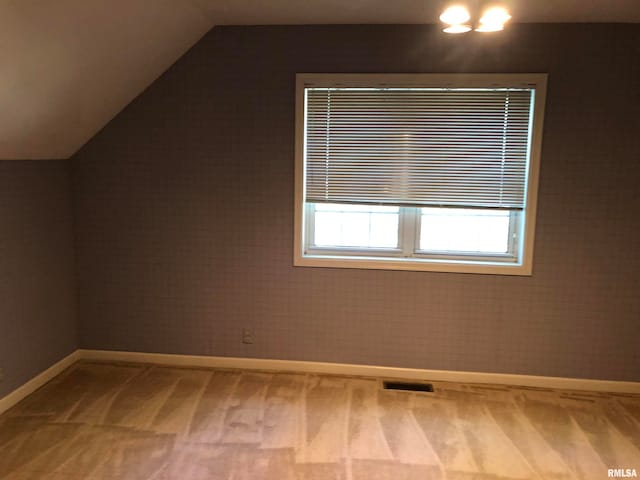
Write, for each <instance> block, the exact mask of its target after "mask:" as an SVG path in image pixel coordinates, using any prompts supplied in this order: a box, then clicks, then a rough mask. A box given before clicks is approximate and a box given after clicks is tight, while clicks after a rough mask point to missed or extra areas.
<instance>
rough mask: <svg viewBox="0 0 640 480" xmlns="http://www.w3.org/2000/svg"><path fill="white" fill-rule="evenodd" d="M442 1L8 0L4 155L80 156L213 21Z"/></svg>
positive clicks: (556, 6)
mask: <svg viewBox="0 0 640 480" xmlns="http://www.w3.org/2000/svg"><path fill="white" fill-rule="evenodd" d="M482 1H483V0H468V1H466V2H463V3H467V4H471V5H474V4H478V3H481V2H482ZM499 3H501V4H506V5H508V6H509V7H510V9H511V11H512V14H513V21H514V22H519V23H537V22H633V23H639V22H640V0H589V1H588V0H503V1H501V2H499ZM443 6H445V1H444V0H350V1H345V0H0V58H1V64H0V159H5V160H20V159H58V158H68V157H69V156H71V155H73V153H75V152H76V151H77V150H78V149H79V148H80V147H81V146H82V145H83V144H84V143H85V142H87V141H88V140H89V139H90V138H91V137H92V136H93V135H95V133H96V132H97V131H98V130H100V129H101V128H102V127H103V126H104V125H105V124H106V123H107V122H108V121H109V120H110V119H111V118H113V117H114V116H115V115H116V114H117V113H118V112H119V111H120V110H122V108H124V106H126V105H127V103H129V102H130V101H131V100H132V99H133V98H135V97H136V96H137V95H138V94H140V92H141V91H142V90H144V88H145V87H146V86H148V85H149V84H150V83H151V82H153V81H154V80H155V79H156V78H157V77H158V76H159V75H160V74H162V72H164V71H165V70H166V69H167V68H168V67H169V66H170V65H171V64H172V63H174V62H175V61H176V60H177V59H178V58H180V56H181V55H182V54H184V52H185V51H187V50H188V49H189V47H191V46H192V45H193V44H194V43H195V42H197V41H198V39H200V38H201V37H202V36H203V35H204V34H205V33H206V32H207V31H208V30H209V29H210V28H212V27H213V26H215V25H257V24H262V25H264V24H331V23H334V24H364V23H387V24H403V23H435V22H437V17H438V15H439V12H440V10H441V9H442V7H443Z"/></svg>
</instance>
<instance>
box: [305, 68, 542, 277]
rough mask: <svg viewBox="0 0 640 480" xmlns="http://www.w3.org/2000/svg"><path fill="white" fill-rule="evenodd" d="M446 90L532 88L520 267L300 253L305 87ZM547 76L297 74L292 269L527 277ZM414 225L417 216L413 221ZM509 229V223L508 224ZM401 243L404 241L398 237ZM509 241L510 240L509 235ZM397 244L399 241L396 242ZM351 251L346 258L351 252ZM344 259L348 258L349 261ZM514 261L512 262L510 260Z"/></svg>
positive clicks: (355, 252)
mask: <svg viewBox="0 0 640 480" xmlns="http://www.w3.org/2000/svg"><path fill="white" fill-rule="evenodd" d="M309 85H313V86H314V87H332V86H342V87H349V86H352V87H378V86H385V87H434V88H441V87H450V88H464V87H467V88H474V87H475V88H493V87H495V88H509V87H512V88H517V87H527V88H534V89H535V95H534V106H533V112H532V115H533V119H532V131H531V143H530V150H529V168H528V172H527V189H526V212H525V213H524V215H523V218H521V221H522V222H523V223H524V224H521V225H519V226H518V228H516V229H515V230H516V231H514V232H513V233H520V235H517V236H515V237H516V238H515V239H514V240H512V241H515V242H519V252H520V261H519V262H513V261H512V262H505V261H504V259H497V260H496V259H492V258H490V257H491V256H489V255H488V256H483V257H479V256H477V255H473V256H465V255H448V254H446V253H444V254H442V255H434V254H433V252H429V254H428V255H424V256H422V255H420V251H415V252H414V253H413V256H411V257H407V256H405V255H404V254H403V249H404V247H403V245H399V248H398V249H380V250H374V249H366V250H361V249H347V248H340V249H333V250H332V249H325V248H309V249H307V251H305V245H306V241H305V240H306V239H307V238H308V236H309V228H313V226H311V225H310V224H309V222H308V219H309V215H308V211H305V210H306V209H308V208H309V206H308V205H306V204H305V201H304V199H305V192H304V187H305V139H304V132H305V87H308V86H309ZM546 85H547V75H546V74H297V75H296V128H295V137H296V140H295V141H296V143H295V195H294V202H295V203H294V256H293V264H294V266H302V267H329V268H359V269H383V270H417V271H432V272H451V273H480V274H498V275H531V274H532V270H533V248H534V236H535V222H536V210H537V195H538V179H539V170H540V155H541V144H542V131H543V119H544V107H545V100H546ZM403 208H412V207H401V209H400V211H401V213H400V219H399V228H401V229H405V232H404V234H405V235H404V238H405V239H406V238H407V237H406V235H407V234H408V235H411V236H413V241H414V245H415V246H418V245H419V237H418V236H419V230H420V229H419V228H418V227H417V225H413V226H408V225H406V223H407V222H406V221H405V220H406V214H405V212H404V211H403ZM412 220H415V222H417V221H419V214H418V213H416V214H415V215H414V216H413V219H412ZM510 224H511V226H512V228H513V225H514V222H510ZM399 238H400V239H402V238H403V236H400V237H399ZM512 238H514V236H513V235H512ZM400 241H401V240H400ZM350 250H351V252H350ZM348 253H351V255H349V254H348ZM512 258H513V257H512Z"/></svg>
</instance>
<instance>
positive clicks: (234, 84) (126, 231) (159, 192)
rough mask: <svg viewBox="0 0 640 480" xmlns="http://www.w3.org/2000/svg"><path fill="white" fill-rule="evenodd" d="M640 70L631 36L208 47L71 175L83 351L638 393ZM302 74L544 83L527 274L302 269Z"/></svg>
mask: <svg viewBox="0 0 640 480" xmlns="http://www.w3.org/2000/svg"><path fill="white" fill-rule="evenodd" d="M639 57H640V27H639V26H638V25H513V26H512V27H511V28H510V29H509V30H508V31H507V32H504V33H502V34H497V35H487V36H479V35H477V34H469V35H467V36H463V37H445V36H443V35H442V34H441V33H440V32H439V31H438V30H437V29H435V28H431V27H421V26H333V27H332V26H317V27H223V28H220V27H218V28H215V29H214V30H213V31H212V32H210V33H209V34H208V35H207V36H205V37H204V39H203V40H202V41H201V42H200V43H199V44H197V45H196V47H194V48H193V49H192V50H191V51H190V52H189V53H188V54H187V55H186V56H185V57H183V58H182V59H181V60H180V61H179V62H178V63H177V64H176V65H175V66H174V67H172V68H171V69H170V70H169V71H168V72H167V73H166V74H165V75H163V76H162V77H161V78H160V79H159V80H158V81H156V82H155V83H154V84H153V85H152V86H151V87H150V88H149V89H148V90H147V91H146V92H145V93H143V94H142V95H141V96H140V97H139V98H138V99H136V100H135V101H134V102H133V103H132V104H131V105H130V106H129V107H128V108H127V109H126V110H125V111H124V112H123V113H121V114H120V115H119V116H118V117H116V118H115V119H114V120H113V121H112V122H111V123H110V124H109V125H108V126H107V127H106V128H105V129H104V130H103V131H102V132H101V133H100V134H99V135H98V136H96V137H95V138H94V139H93V140H92V141H91V142H89V144H88V145H86V146H85V147H84V148H83V149H82V150H81V151H80V152H79V153H78V154H77V155H76V156H75V157H74V160H73V165H74V168H73V174H74V203H75V208H76V216H77V218H76V226H77V228H76V235H77V248H78V269H79V270H78V274H79V281H80V290H79V304H80V310H79V315H80V344H81V346H82V347H84V348H105V349H117V350H136V351H153V352H171V353H188V354H213V355H232V356H250V357H265V358H283V359H297V360H318V361H332V362H353V363H365V364H379V365H391V366H403V367H417V368H431V369H451V370H473V371H488V372H508V373H521V374H536V375H557V376H571V377H587V378H603V379H620V380H640V353H639V352H640V350H639V349H638V338H640V321H639V319H640V295H639V294H638V292H639V291H640V274H639V272H640V255H637V254H636V252H637V251H638V249H639V247H640V239H639V238H640V237H639V234H640V231H639V227H638V223H637V221H636V220H637V219H638V218H640V200H639V198H638V195H637V186H636V184H637V180H638V178H639V177H640V163H639V162H638V158H640V142H639V139H638V132H639V131H640V123H639V118H640V115H638V112H639V110H640V90H639V89H638V88H637V86H638V85H639V84H640V70H639V69H640V62H637V61H633V59H634V58H635V59H638V58H639ZM296 72H480V73H481V72H514V73H525V72H546V73H548V74H549V91H548V97H547V116H546V120H545V133H544V139H543V156H542V164H541V178H540V193H539V208H538V209H539V214H538V222H537V223H538V228H537V234H536V248H535V254H534V267H533V268H534V273H533V276H532V277H503V276H489V275H471V274H443V273H425V272H395V271H362V270H340V269H320V268H302V267H295V268H294V267H293V266H292V234H293V227H292V223H293V211H292V207H293V165H294V160H293V144H294V136H293V133H294V132H293V128H294V79H295V73H296ZM242 327H250V328H253V329H255V337H256V343H255V344H254V345H250V346H249V345H243V344H242V343H241V342H240V332H241V329H242Z"/></svg>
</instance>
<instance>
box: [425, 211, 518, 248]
mask: <svg viewBox="0 0 640 480" xmlns="http://www.w3.org/2000/svg"><path fill="white" fill-rule="evenodd" d="M421 210H422V212H421V221H420V250H428V251H435V252H453V253H455V252H462V253H469V252H474V253H508V252H509V222H510V219H511V212H510V211H509V210H480V209H460V208H422V209H421Z"/></svg>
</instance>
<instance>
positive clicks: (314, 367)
mask: <svg viewBox="0 0 640 480" xmlns="http://www.w3.org/2000/svg"><path fill="white" fill-rule="evenodd" d="M79 352H80V358H81V359H83V360H100V361H116V362H137V363H155V364H160V365H173V366H181V367H208V368H241V369H247V370H267V371H294V372H308V373H327V374H334V375H355V376H365V377H381V378H389V379H406V380H425V381H433V382H436V381H440V382H459V383H480V384H486V383H490V384H498V385H518V386H525V387H538V388H555V389H562V390H587V391H598V392H615V393H636V394H640V382H621V381H615V380H591V379H582V378H563V377H542V376H533V375H515V374H506V373H481V372H463V371H450V370H423V369H417V368H398V367H382V366H377V365H356V364H347V363H324V362H306V361H299V360H272V359H266V358H239V357H210V356H204V355H172V354H164V353H139V352H119V351H110V350H79Z"/></svg>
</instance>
